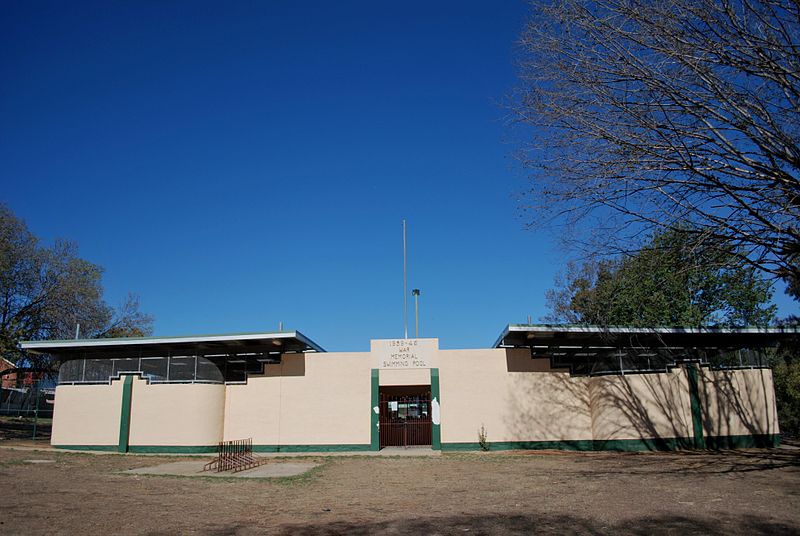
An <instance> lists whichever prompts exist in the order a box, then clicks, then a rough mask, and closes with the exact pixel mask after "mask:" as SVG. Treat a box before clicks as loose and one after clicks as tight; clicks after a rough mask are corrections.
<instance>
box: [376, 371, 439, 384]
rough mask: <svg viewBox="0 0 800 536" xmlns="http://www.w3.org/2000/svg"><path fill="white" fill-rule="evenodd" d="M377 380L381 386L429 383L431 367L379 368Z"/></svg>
mask: <svg viewBox="0 0 800 536" xmlns="http://www.w3.org/2000/svg"><path fill="white" fill-rule="evenodd" d="M378 381H379V384H380V385H381V386H384V385H385V386H389V385H430V384H431V369H381V370H380V372H379V373H378Z"/></svg>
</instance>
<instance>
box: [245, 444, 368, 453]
mask: <svg viewBox="0 0 800 536" xmlns="http://www.w3.org/2000/svg"><path fill="white" fill-rule="evenodd" d="M370 450H373V449H372V444H369V445H362V444H350V445H253V452H365V451H370Z"/></svg>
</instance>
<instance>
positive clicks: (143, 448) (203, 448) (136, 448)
mask: <svg viewBox="0 0 800 536" xmlns="http://www.w3.org/2000/svg"><path fill="white" fill-rule="evenodd" d="M128 452H130V453H132V454H216V453H217V446H216V445H130V446H128Z"/></svg>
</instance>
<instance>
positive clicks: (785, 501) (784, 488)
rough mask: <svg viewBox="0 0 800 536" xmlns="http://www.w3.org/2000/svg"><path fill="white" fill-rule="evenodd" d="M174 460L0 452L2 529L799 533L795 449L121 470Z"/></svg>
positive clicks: (798, 455) (798, 452)
mask: <svg viewBox="0 0 800 536" xmlns="http://www.w3.org/2000/svg"><path fill="white" fill-rule="evenodd" d="M6 444H8V443H6ZM178 459H180V458H176V457H149V456H133V455H118V454H108V455H93V454H70V453H63V452H56V451H32V450H11V449H9V448H0V490H2V497H3V508H2V509H1V510H0V534H264V533H268V534H274V533H277V534H301V535H322V534H347V535H353V534H355V535H360V534H533V533H539V534H621V533H625V534H676V535H677V534H681V535H683V534H800V449H797V448H794V449H792V448H782V449H777V450H753V451H736V452H731V451H729V452H721V453H641V454H638V453H637V454H616V453H543V452H526V453H521V452H516V453H511V454H498V453H485V454H481V453H475V454H445V455H442V456H440V457H433V458H431V457H428V458H401V457H396V458H373V457H329V458H312V459H309V461H314V462H318V463H321V464H322V465H321V466H320V467H318V468H316V469H314V470H312V471H311V472H310V473H307V474H306V475H304V476H300V477H294V478H288V479H281V480H250V479H241V480H233V479H214V478H180V477H162V476H140V475H131V474H121V473H120V472H121V471H124V470H127V469H131V468H135V467H143V466H148V465H156V464H158V463H163V462H167V461H176V460H178ZM300 459H302V458H291V459H290V460H289V461H292V462H296V461H298V460H300ZM26 460H27V461H26ZM30 460H52V463H31V462H30ZM281 461H283V460H282V459H280V458H276V459H272V460H270V463H280V462H281Z"/></svg>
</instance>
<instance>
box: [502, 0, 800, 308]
mask: <svg viewBox="0 0 800 536" xmlns="http://www.w3.org/2000/svg"><path fill="white" fill-rule="evenodd" d="M532 9H533V12H532V16H531V18H530V20H529V22H528V23H527V25H526V27H525V30H524V32H523V34H522V37H521V41H520V57H519V59H520V84H519V87H518V88H517V91H516V92H515V94H514V98H513V100H512V106H511V108H512V113H513V121H514V122H515V124H517V125H519V126H522V127H523V130H522V132H523V133H524V135H525V138H524V140H525V141H523V143H522V150H521V151H520V155H521V157H522V159H523V160H522V161H523V165H524V166H525V167H526V168H527V169H529V170H530V173H531V189H530V191H529V192H528V194H527V200H526V202H525V205H526V207H525V208H526V209H530V210H531V219H530V220H529V222H530V224H531V225H542V224H557V225H564V226H565V227H566V228H570V229H572V230H573V231H574V234H575V238H577V239H581V240H580V241H581V242H582V243H584V244H587V243H591V244H593V245H595V246H596V245H598V244H600V245H601V246H602V247H603V251H607V252H611V251H609V249H610V248H611V247H612V246H619V245H622V246H624V245H626V244H632V243H636V240H633V239H636V238H638V237H641V236H645V235H648V234H650V235H652V234H654V233H656V232H659V231H665V230H672V231H676V232H678V231H679V232H686V233H689V234H691V235H692V237H693V240H695V241H696V243H698V244H699V243H703V242H709V243H724V244H727V245H731V244H732V245H733V246H735V249H736V251H738V252H740V258H739V260H740V261H743V262H747V263H750V264H753V265H755V266H757V267H758V268H759V269H761V270H764V271H765V272H766V273H767V274H770V275H771V276H773V277H779V278H783V279H784V280H785V281H786V282H787V283H788V284H789V287H790V289H791V290H793V293H794V295H795V296H798V295H800V286H798V282H799V281H800V227H799V226H798V225H799V224H798V222H800V177H799V173H800V147H798V137H799V136H800V83H799V82H800V3H798V1H797V0H787V1H771V0H752V1H750V0H738V1H737V0H721V1H714V0H659V1H649V0H601V1H599V2H583V1H579V0H554V1H553V2H546V1H545V0H542V1H535V2H534V4H533V8H532ZM528 127H530V128H528ZM687 222H689V225H688V226H687ZM598 237H599V238H600V240H599V241H598V240H592V238H595V239H596V238H598ZM611 238H614V239H615V240H612V239H611ZM617 251H618V250H617Z"/></svg>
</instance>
